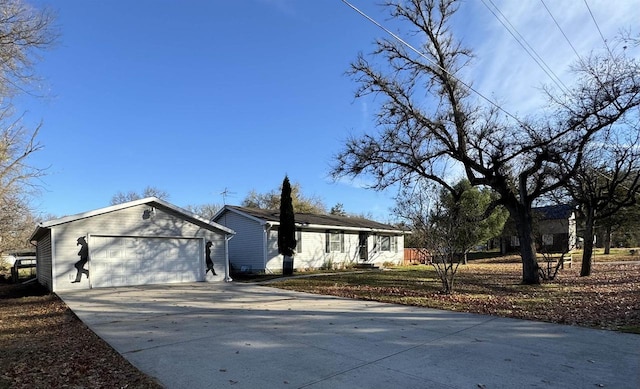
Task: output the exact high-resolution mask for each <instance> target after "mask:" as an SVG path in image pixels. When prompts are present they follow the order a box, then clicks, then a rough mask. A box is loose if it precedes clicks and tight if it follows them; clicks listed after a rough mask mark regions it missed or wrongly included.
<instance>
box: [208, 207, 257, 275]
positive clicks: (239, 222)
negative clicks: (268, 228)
mask: <svg viewBox="0 0 640 389" xmlns="http://www.w3.org/2000/svg"><path fill="white" fill-rule="evenodd" d="M214 222H216V223H218V224H221V225H223V226H225V227H228V228H231V229H232V230H234V231H235V232H236V235H235V236H234V237H233V239H231V240H230V241H229V262H230V263H231V265H232V266H233V268H234V269H235V270H236V271H241V270H243V269H244V270H247V271H252V272H262V271H264V270H265V264H264V228H263V227H262V225H261V224H260V223H259V222H257V221H255V220H252V219H249V218H246V217H244V216H240V215H238V214H236V213H235V212H229V211H227V212H224V213H223V214H222V215H220V217H218V219H216V220H214Z"/></svg>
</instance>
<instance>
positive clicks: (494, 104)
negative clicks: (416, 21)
mask: <svg viewBox="0 0 640 389" xmlns="http://www.w3.org/2000/svg"><path fill="white" fill-rule="evenodd" d="M341 1H342V2H343V3H344V4H346V5H347V6H349V7H350V8H351V9H353V10H354V11H356V12H357V13H359V14H360V15H361V16H363V17H364V18H366V19H367V20H369V21H370V22H371V23H373V24H374V25H376V26H377V27H378V28H380V29H382V30H383V31H384V32H386V33H387V34H389V35H391V36H392V37H393V38H394V39H395V40H397V41H398V42H400V43H402V44H403V45H405V46H406V47H408V48H409V49H411V51H413V52H414V53H416V54H418V55H419V56H420V57H422V58H424V59H425V60H427V61H428V62H430V63H431V64H432V65H434V66H435V67H437V68H438V69H440V70H441V71H443V72H444V73H446V74H447V75H449V76H450V77H452V78H453V79H455V80H456V81H458V82H459V83H460V84H462V85H464V86H465V87H466V88H467V89H469V90H470V91H472V92H474V93H475V94H476V95H478V96H480V98H482V99H483V100H485V101H486V102H488V103H489V104H491V105H493V106H494V107H496V108H497V109H498V110H500V111H501V112H503V113H504V114H505V115H507V116H509V117H510V118H512V119H513V120H515V121H516V122H518V124H520V125H521V126H523V127H528V125H527V124H526V123H524V122H522V121H521V120H520V119H518V118H517V117H516V116H515V115H513V114H511V113H510V112H509V111H507V110H506V109H504V108H502V107H501V106H500V105H498V103H496V102H494V101H493V100H491V99H489V98H488V97H486V96H485V95H483V94H482V93H481V92H479V91H478V90H476V89H474V88H473V87H472V86H471V85H469V84H468V83H466V82H464V81H463V80H461V79H460V78H458V77H457V76H456V75H455V74H453V73H451V72H450V71H448V70H447V69H445V68H443V67H442V66H440V64H438V63H436V62H435V61H434V60H432V59H431V58H429V57H427V56H426V55H425V54H424V53H422V52H421V51H420V50H418V49H416V48H415V47H413V46H412V45H411V44H409V43H408V42H406V41H405V40H404V39H402V38H400V37H399V36H398V35H396V34H394V33H393V32H392V31H391V30H389V29H388V28H386V27H384V26H383V25H382V24H380V23H378V22H377V21H376V20H375V19H373V18H372V17H370V16H369V15H367V14H366V13H364V12H363V11H361V10H360V9H358V8H357V7H356V6H354V5H353V4H351V3H349V2H348V1H347V0H341Z"/></svg>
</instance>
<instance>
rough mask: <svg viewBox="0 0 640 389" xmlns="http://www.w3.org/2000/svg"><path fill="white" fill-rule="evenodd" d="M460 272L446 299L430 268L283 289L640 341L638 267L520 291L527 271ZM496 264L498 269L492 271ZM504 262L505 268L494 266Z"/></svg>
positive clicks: (606, 268)
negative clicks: (605, 332)
mask: <svg viewBox="0 0 640 389" xmlns="http://www.w3.org/2000/svg"><path fill="white" fill-rule="evenodd" d="M487 262H490V263H479V264H475V263H474V264H470V265H466V266H460V268H459V270H458V274H457V277H456V284H455V292H454V293H453V294H451V295H445V294H442V293H440V290H441V285H440V281H439V279H438V278H437V275H436V273H435V272H434V271H433V268H432V267H431V266H426V265H420V266H411V267H403V268H397V269H391V270H386V271H380V272H367V273H360V274H335V275H329V276H316V277H310V278H298V279H289V280H286V281H282V282H277V283H273V284H271V285H272V286H276V287H279V288H283V289H291V290H298V291H305V292H311V293H319V294H327V295H334V296H341V297H349V298H357V299H364V300H375V301H383V302H389V303H397V304H406V305H415V306H421V307H429V308H438V309H445V310H451V311H461V312H473V313H481V314H488V315H495V316H502V317H512V318H518V319H530V320H541V321H546V322H552V323H560V324H570V325H578V326H585V327H593V328H602V329H609V330H620V331H627V332H636V333H640V264H638V263H633V262H628V263H626V264H610V263H598V262H596V264H595V265H594V268H593V273H592V275H591V276H590V277H580V276H579V274H580V263H577V264H576V263H574V264H573V267H572V268H565V269H564V270H561V271H560V273H559V274H558V276H557V278H556V280H555V281H553V282H544V283H543V284H542V285H537V286H527V285H521V284H520V281H521V279H522V274H521V272H522V265H520V264H517V263H504V262H510V260H508V259H506V260H505V259H504V258H502V259H495V260H490V261H487ZM491 262H494V263H491ZM495 262H501V263H495Z"/></svg>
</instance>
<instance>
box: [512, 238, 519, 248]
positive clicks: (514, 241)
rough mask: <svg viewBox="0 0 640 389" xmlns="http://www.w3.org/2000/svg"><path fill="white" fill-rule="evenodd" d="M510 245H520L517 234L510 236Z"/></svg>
mask: <svg viewBox="0 0 640 389" xmlns="http://www.w3.org/2000/svg"><path fill="white" fill-rule="evenodd" d="M511 246H512V247H518V246H520V239H519V238H518V237H517V236H512V237H511Z"/></svg>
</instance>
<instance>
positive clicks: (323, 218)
mask: <svg viewBox="0 0 640 389" xmlns="http://www.w3.org/2000/svg"><path fill="white" fill-rule="evenodd" d="M226 211H230V212H235V213H238V214H243V215H244V216H248V217H251V218H253V219H255V220H256V221H259V222H263V223H264V222H268V223H270V224H272V225H279V224H280V211H278V210H268V209H258V208H247V207H238V206H234V205H226V206H225V207H224V208H223V209H222V210H220V211H219V212H218V213H217V214H216V215H215V216H214V217H213V220H216V219H217V218H218V217H219V216H220V215H222V214H223V213H224V212H226ZM295 222H296V225H298V226H302V227H308V228H327V229H331V228H340V229H347V230H360V231H363V230H368V231H373V232H394V233H402V232H405V231H404V230H403V229H402V228H398V227H395V226H392V225H389V224H384V223H379V222H376V221H373V220H369V219H364V218H360V217H348V216H338V215H323V214H314V213H296V214H295Z"/></svg>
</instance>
